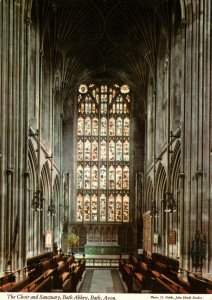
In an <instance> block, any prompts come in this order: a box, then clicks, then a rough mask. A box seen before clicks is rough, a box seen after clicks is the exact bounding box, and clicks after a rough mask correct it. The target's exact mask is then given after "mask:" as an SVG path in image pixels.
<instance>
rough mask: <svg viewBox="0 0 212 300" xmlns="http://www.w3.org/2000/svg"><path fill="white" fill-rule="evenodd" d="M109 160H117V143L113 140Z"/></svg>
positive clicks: (110, 145)
mask: <svg viewBox="0 0 212 300" xmlns="http://www.w3.org/2000/svg"><path fill="white" fill-rule="evenodd" d="M109 160H110V161H114V160H115V142H114V141H113V140H111V141H110V143H109Z"/></svg>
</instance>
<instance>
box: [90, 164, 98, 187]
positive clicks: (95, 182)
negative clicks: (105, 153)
mask: <svg viewBox="0 0 212 300" xmlns="http://www.w3.org/2000/svg"><path fill="white" fill-rule="evenodd" d="M91 178H92V181H91V182H92V189H97V188H98V168H97V166H94V167H93V168H92V176H91Z"/></svg>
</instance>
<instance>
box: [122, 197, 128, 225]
mask: <svg viewBox="0 0 212 300" xmlns="http://www.w3.org/2000/svg"><path fill="white" fill-rule="evenodd" d="M123 222H129V196H128V195H125V196H124V198H123Z"/></svg>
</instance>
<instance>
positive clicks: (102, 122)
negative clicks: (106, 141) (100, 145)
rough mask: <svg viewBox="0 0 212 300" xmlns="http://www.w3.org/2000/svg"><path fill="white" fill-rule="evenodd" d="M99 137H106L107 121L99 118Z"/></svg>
mask: <svg viewBox="0 0 212 300" xmlns="http://www.w3.org/2000/svg"><path fill="white" fill-rule="evenodd" d="M101 135H103V136H105V135H107V119H106V118H101Z"/></svg>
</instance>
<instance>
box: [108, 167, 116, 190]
mask: <svg viewBox="0 0 212 300" xmlns="http://www.w3.org/2000/svg"><path fill="white" fill-rule="evenodd" d="M115 175H116V172H115V168H114V166H110V168H109V189H111V190H113V189H115Z"/></svg>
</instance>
